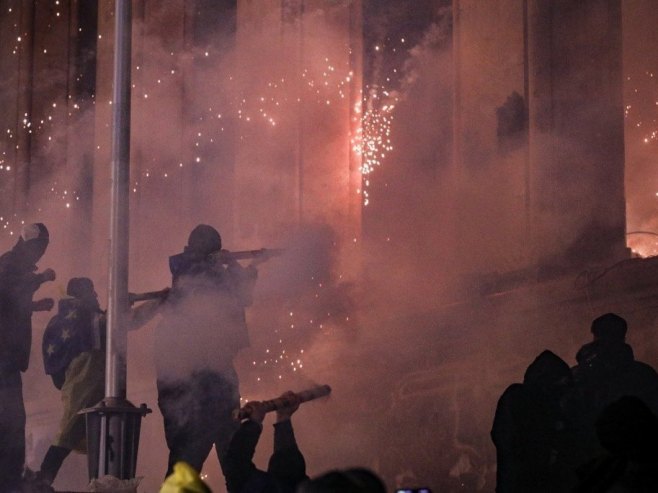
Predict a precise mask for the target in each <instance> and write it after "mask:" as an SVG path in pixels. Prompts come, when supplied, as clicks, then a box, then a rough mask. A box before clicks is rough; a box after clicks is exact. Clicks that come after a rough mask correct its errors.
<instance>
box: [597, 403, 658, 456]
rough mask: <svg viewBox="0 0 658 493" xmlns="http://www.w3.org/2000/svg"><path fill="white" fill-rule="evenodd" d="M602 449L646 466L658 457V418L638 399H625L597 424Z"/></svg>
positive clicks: (600, 417) (609, 409) (611, 406)
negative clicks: (645, 461)
mask: <svg viewBox="0 0 658 493" xmlns="http://www.w3.org/2000/svg"><path fill="white" fill-rule="evenodd" d="M596 434H597V436H598V438H599V442H601V445H602V446H603V447H604V448H605V449H607V450H608V451H610V452H611V453H612V454H615V455H622V456H625V457H628V458H630V459H632V460H635V461H638V462H643V461H644V460H651V459H652V458H655V457H656V456H657V455H658V418H656V416H655V415H654V414H653V412H651V409H649V407H648V406H647V405H646V404H645V403H644V402H643V401H642V400H641V399H640V398H638V397H635V396H629V395H627V396H623V397H621V398H620V399H618V400H616V401H614V402H613V403H611V404H610V405H609V406H607V407H606V408H605V409H604V410H603V411H602V412H601V415H600V416H599V417H598V418H597V420H596Z"/></svg>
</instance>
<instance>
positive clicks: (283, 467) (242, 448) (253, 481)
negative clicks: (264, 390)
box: [222, 392, 308, 493]
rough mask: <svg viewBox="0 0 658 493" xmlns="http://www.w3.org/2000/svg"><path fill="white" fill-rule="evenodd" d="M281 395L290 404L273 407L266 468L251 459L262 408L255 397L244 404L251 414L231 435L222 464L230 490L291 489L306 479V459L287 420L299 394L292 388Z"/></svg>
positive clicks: (287, 492) (268, 492)
mask: <svg viewBox="0 0 658 493" xmlns="http://www.w3.org/2000/svg"><path fill="white" fill-rule="evenodd" d="M281 399H286V400H288V401H289V403H290V405H288V406H287V407H285V408H283V409H280V410H277V411H276V423H274V452H273V454H272V456H271V457H270V460H269V464H268V467H267V472H265V471H261V470H260V469H258V468H257V467H256V466H255V464H254V463H253V457H254V452H255V451H256V445H257V444H258V439H259V438H260V435H261V431H262V430H263V424H262V423H263V419H264V418H265V411H264V410H263V408H262V404H261V403H260V402H258V401H254V402H249V403H247V404H246V405H245V406H244V409H248V410H249V412H250V416H249V418H248V419H246V420H244V421H243V422H242V424H241V425H240V428H239V429H238V430H237V431H236V432H235V434H234V435H233V438H232V439H231V443H230V444H229V447H228V451H227V453H226V457H225V458H224V462H223V465H222V467H223V468H222V470H223V472H224V477H225V479H226V489H227V491H228V492H229V493H294V492H295V491H296V489H297V486H298V485H299V483H301V482H302V481H303V480H305V479H308V476H307V475H306V462H305V461H304V456H303V455H302V453H301V452H300V451H299V447H298V446H297V441H296V440H295V433H294V432H293V429H292V422H291V420H290V418H291V416H292V415H293V413H294V412H295V411H297V409H298V408H299V398H298V397H297V395H296V394H294V393H292V392H286V393H284V394H283V395H281Z"/></svg>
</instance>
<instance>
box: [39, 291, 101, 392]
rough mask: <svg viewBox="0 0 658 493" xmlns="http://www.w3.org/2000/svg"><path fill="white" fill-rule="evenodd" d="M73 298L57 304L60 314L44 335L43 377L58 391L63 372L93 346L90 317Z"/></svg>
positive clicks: (49, 324)
mask: <svg viewBox="0 0 658 493" xmlns="http://www.w3.org/2000/svg"><path fill="white" fill-rule="evenodd" d="M75 301H76V300H74V299H63V300H61V301H60V305H59V312H58V313H57V315H55V316H54V317H53V318H51V319H50V321H49V322H48V325H47V326H46V330H45V331H44V333H43V341H42V345H41V346H42V347H41V350H42V355H43V367H44V370H45V372H46V375H50V376H51V377H52V379H53V384H54V385H55V387H57V389H61V388H62V385H63V384H64V379H65V376H66V370H67V369H68V367H69V365H70V364H71V361H73V360H74V359H75V358H76V357H77V356H78V355H79V354H81V353H83V352H85V351H89V350H90V349H91V348H92V347H93V341H92V340H91V333H90V332H91V330H90V328H91V320H92V319H91V317H92V316H91V314H90V313H89V312H88V311H86V310H81V309H79V307H78V306H77V305H76V303H75Z"/></svg>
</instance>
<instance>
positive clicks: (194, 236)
mask: <svg viewBox="0 0 658 493" xmlns="http://www.w3.org/2000/svg"><path fill="white" fill-rule="evenodd" d="M221 249H222V237H221V236H220V235H219V232H218V231H217V230H216V229H215V228H213V227H212V226H208V225H207V224H199V225H198V226H197V227H196V228H194V229H193V230H192V232H191V233H190V237H189V238H188V240H187V249H186V250H188V251H192V252H195V253H200V254H202V255H208V254H210V253H213V252H216V251H219V250H221Z"/></svg>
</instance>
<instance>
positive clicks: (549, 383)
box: [523, 349, 573, 393]
mask: <svg viewBox="0 0 658 493" xmlns="http://www.w3.org/2000/svg"><path fill="white" fill-rule="evenodd" d="M572 382H573V377H572V375H571V369H570V368H569V365H567V364H566V363H565V361H564V360H563V359H562V358H560V357H559V356H558V355H556V354H555V353H553V352H552V351H549V350H548V349H546V350H545V351H543V352H542V353H541V354H540V355H539V356H537V357H536V358H535V360H534V361H533V362H532V363H530V366H528V369H527V370H526V372H525V375H524V376H523V383H524V385H528V386H531V387H534V388H537V389H541V390H542V391H543V392H550V393H554V392H559V391H562V390H565V389H566V388H568V387H569V386H570V385H571V384H572Z"/></svg>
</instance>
